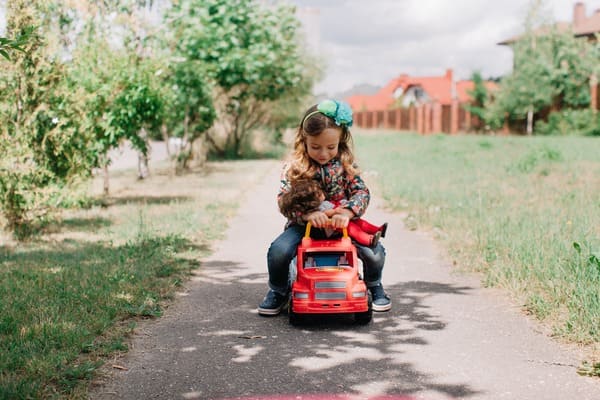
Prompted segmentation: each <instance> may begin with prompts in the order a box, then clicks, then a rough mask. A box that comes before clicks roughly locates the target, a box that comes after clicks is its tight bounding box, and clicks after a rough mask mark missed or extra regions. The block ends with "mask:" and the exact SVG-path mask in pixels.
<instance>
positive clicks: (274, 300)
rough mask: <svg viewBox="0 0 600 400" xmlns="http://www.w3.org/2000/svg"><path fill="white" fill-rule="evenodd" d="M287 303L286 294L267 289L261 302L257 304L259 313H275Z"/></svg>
mask: <svg viewBox="0 0 600 400" xmlns="http://www.w3.org/2000/svg"><path fill="white" fill-rule="evenodd" d="M286 303H287V295H286V296H284V295H281V294H279V293H277V292H274V291H273V290H269V292H268V293H267V295H266V296H265V298H264V299H263V301H262V303H260V304H259V305H258V313H259V314H260V315H277V314H279V313H280V312H281V310H282V309H283V307H285V305H286Z"/></svg>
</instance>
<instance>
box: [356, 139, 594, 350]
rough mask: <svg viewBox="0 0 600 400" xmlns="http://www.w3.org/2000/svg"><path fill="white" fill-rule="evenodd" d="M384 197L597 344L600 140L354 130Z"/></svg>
mask: <svg viewBox="0 0 600 400" xmlns="http://www.w3.org/2000/svg"><path fill="white" fill-rule="evenodd" d="M355 145H356V149H357V154H358V157H359V162H360V163H361V167H362V169H363V170H365V172H368V171H373V170H375V171H377V174H376V176H377V182H378V187H379V188H378V189H377V190H379V191H380V194H382V195H383V196H384V197H385V199H386V200H387V201H388V203H389V205H390V206H391V207H392V208H394V209H396V210H398V211H402V212H405V213H406V219H405V221H406V225H407V227H409V228H411V229H416V228H419V227H423V228H425V229H431V230H432V231H433V232H435V233H436V235H437V236H438V238H439V239H440V240H441V241H442V242H443V244H444V246H445V247H446V248H447V249H448V252H449V255H450V256H451V257H452V258H453V260H454V261H456V263H457V265H459V266H460V267H462V268H465V269H469V270H474V271H481V272H482V273H483V274H484V281H485V283H486V284H487V285H490V286H499V287H502V288H505V289H507V290H509V291H510V292H511V293H512V294H513V295H514V297H515V299H516V300H517V301H519V302H521V304H523V307H524V309H525V310H526V311H527V312H530V313H532V314H534V315H535V316H536V317H537V318H539V319H540V320H542V321H544V322H545V323H546V324H547V326H549V327H550V328H551V329H552V332H553V333H554V335H556V336H559V337H561V338H564V339H566V340H568V341H572V342H577V343H582V344H589V345H592V346H590V347H591V348H593V347H594V345H595V346H596V348H598V347H597V346H598V344H599V343H600V289H599V288H600V138H583V137H499V136H477V135H469V136H447V135H430V136H419V135H416V134H407V133H398V132H379V133H377V134H373V133H368V132H361V131H357V132H355Z"/></svg>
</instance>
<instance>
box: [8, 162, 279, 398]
mask: <svg viewBox="0 0 600 400" xmlns="http://www.w3.org/2000/svg"><path fill="white" fill-rule="evenodd" d="M273 163H277V162H276V161H243V162H227V163H213V164H209V167H208V168H207V170H205V171H203V172H202V173H198V172H196V173H192V174H189V175H185V176H177V177H171V176H169V174H168V173H167V172H166V169H165V170H158V171H154V175H153V176H152V177H151V178H150V179H148V180H145V181H138V180H137V179H136V173H135V171H125V172H119V173H116V174H113V177H112V182H111V188H112V193H113V194H112V196H111V197H110V198H109V199H108V201H107V202H105V203H106V204H105V205H104V206H100V205H99V206H94V207H91V208H90V209H85V210H75V211H69V212H66V213H65V214H64V219H63V221H62V222H61V223H58V224H56V225H54V226H51V227H49V231H48V232H45V233H43V234H41V235H39V236H37V237H34V238H33V240H31V241H30V242H28V243H19V244H17V243H11V242H8V244H6V245H0V399H11V400H12V399H33V398H44V399H51V398H61V399H63V398H86V390H87V386H88V384H89V379H90V378H92V377H93V374H94V373H95V371H96V369H97V368H98V367H99V366H100V365H101V364H102V362H103V360H106V357H107V356H109V355H111V354H115V352H122V351H126V350H127V345H126V341H125V338H126V336H127V334H128V333H129V332H131V330H132V329H133V327H134V326H135V322H136V321H137V319H139V318H147V317H154V316H158V315H160V314H161V310H162V305H164V302H165V301H168V300H169V299H171V298H173V296H174V294H175V293H176V290H177V288H178V287H179V286H180V285H181V283H182V282H183V281H184V280H186V279H187V276H188V275H189V273H190V271H191V269H193V268H195V267H197V266H198V263H199V260H200V259H201V258H202V257H204V256H206V254H208V252H209V251H210V246H211V243H212V242H213V241H214V240H215V239H218V238H220V237H221V235H222V234H223V232H224V229H225V228H226V226H227V218H228V217H229V216H230V215H231V214H232V212H233V211H235V209H236V208H237V206H238V204H237V199H238V198H239V196H240V195H241V193H242V192H243V191H244V190H246V189H247V188H249V187H251V186H252V185H253V184H254V183H255V182H257V181H258V180H259V179H260V178H261V177H262V176H263V174H265V173H266V172H267V171H268V170H269V169H270V168H273V166H274V164H273ZM277 165H279V164H278V163H277ZM100 186H101V182H100V180H96V181H94V182H93V184H92V185H91V186H90V188H89V190H90V192H91V193H99V192H100V190H101V187H100ZM98 203H100V202H98ZM0 239H2V240H3V241H4V242H5V243H6V242H7V238H6V237H2V238H0ZM0 243H1V242H0Z"/></svg>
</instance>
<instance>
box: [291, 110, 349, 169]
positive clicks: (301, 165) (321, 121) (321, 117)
mask: <svg viewBox="0 0 600 400" xmlns="http://www.w3.org/2000/svg"><path fill="white" fill-rule="evenodd" d="M316 110H317V105H316V104H315V105H313V106H312V107H310V108H309V109H308V110H306V113H304V116H303V117H302V121H301V122H300V126H298V131H297V132H296V138H295V139H294V150H293V153H292V162H291V166H290V169H289V170H288V179H290V180H291V181H294V180H299V179H308V178H312V177H313V176H314V175H315V173H316V172H317V171H318V168H319V164H318V163H316V162H315V161H313V160H311V158H310V157H309V156H308V151H307V148H306V137H307V136H318V135H320V134H321V132H323V131H324V130H325V129H328V128H334V129H339V130H340V142H339V145H338V154H337V157H338V158H339V159H340V162H341V163H342V167H343V168H344V170H345V171H346V173H347V174H348V175H350V176H354V175H357V174H358V173H359V171H358V168H357V167H356V165H355V164H354V154H353V142H352V135H351V134H350V130H349V129H348V127H347V126H346V125H342V126H338V125H336V123H335V121H334V120H333V118H330V117H328V116H326V115H325V114H322V113H320V112H315V111H316Z"/></svg>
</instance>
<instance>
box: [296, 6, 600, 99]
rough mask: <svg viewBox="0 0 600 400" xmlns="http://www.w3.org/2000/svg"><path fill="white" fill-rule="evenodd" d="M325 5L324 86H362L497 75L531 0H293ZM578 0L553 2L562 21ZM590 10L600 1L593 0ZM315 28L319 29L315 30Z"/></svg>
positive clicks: (508, 61)
mask: <svg viewBox="0 0 600 400" xmlns="http://www.w3.org/2000/svg"><path fill="white" fill-rule="evenodd" d="M287 1H288V2H291V3H293V4H295V5H297V6H298V7H301V8H305V7H313V8H316V9H318V10H319V13H318V15H319V18H318V19H319V22H318V25H319V32H318V35H317V37H318V39H316V40H318V41H319V43H318V46H314V47H315V48H318V52H319V53H320V55H321V58H323V59H324V63H325V64H326V65H327V67H326V68H327V69H326V75H325V78H324V80H323V81H322V82H320V83H319V84H318V85H317V88H316V89H317V91H324V92H327V93H329V94H333V93H335V92H340V91H343V90H347V89H349V88H350V87H352V86H353V85H355V84H361V83H371V84H377V85H383V84H385V83H387V82H388V81H389V80H390V79H392V78H394V77H396V76H398V75H400V74H402V73H407V74H410V75H423V76H426V75H441V74H443V73H444V72H445V70H446V69H447V68H452V69H453V70H454V72H455V76H456V77H457V78H459V79H467V78H469V77H470V76H471V75H472V73H473V72H475V71H479V72H481V73H482V74H483V76H484V77H497V76H501V75H504V74H506V73H509V72H510V70H511V68H512V51H511V50H510V49H509V48H507V47H506V46H500V45H498V44H497V43H498V42H500V41H502V40H504V39H507V38H509V37H511V36H514V35H516V34H518V33H520V32H522V30H523V26H524V21H525V16H526V14H527V10H528V9H529V6H530V1H523V0H503V1H500V2H488V1H481V0H454V1H448V0H327V1H325V0H287ZM574 3H575V0H574V1H573V2H571V1H568V0H545V5H546V9H547V10H549V11H551V14H553V16H554V18H555V20H559V21H570V20H571V19H572V10H573V5H574ZM585 3H586V6H587V14H588V15H590V14H591V13H592V12H593V10H595V9H597V8H600V0H587V1H585ZM313 33H314V32H313Z"/></svg>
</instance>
